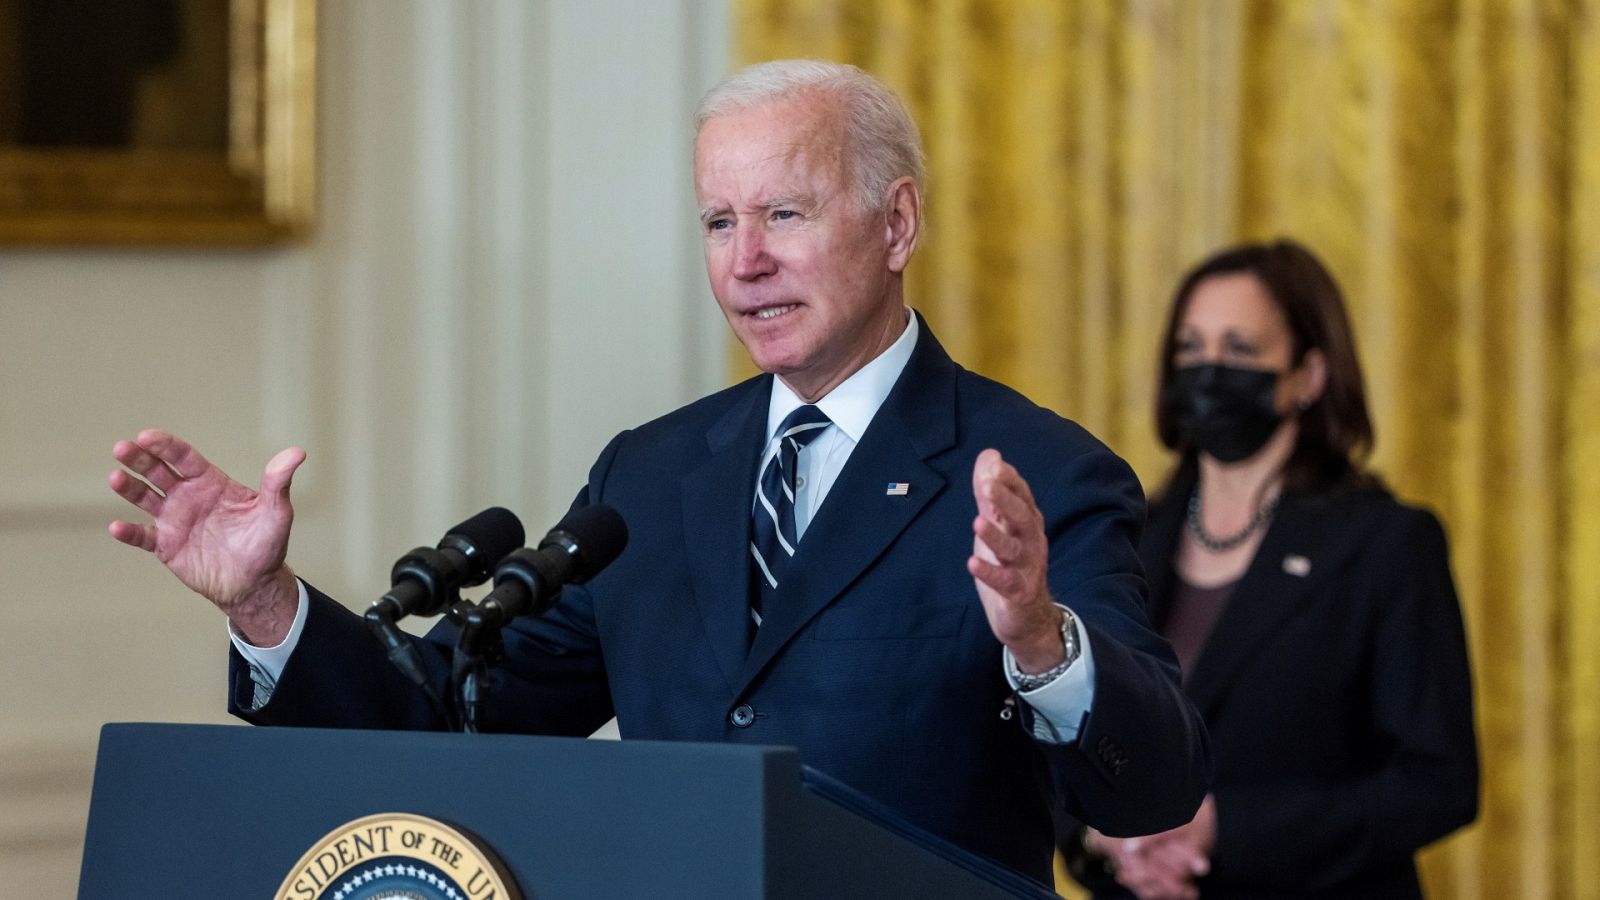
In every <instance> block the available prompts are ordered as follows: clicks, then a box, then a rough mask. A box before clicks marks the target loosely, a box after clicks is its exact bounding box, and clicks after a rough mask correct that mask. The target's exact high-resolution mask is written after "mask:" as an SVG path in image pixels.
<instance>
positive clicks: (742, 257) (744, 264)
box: [733, 226, 778, 281]
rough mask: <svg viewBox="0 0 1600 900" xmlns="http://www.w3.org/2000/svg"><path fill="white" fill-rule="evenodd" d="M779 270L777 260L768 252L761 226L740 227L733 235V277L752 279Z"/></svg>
mask: <svg viewBox="0 0 1600 900" xmlns="http://www.w3.org/2000/svg"><path fill="white" fill-rule="evenodd" d="M777 270H778V267H777V261H776V260H774V259H773V258H772V254H771V253H768V252H767V241H766V236H765V235H763V234H762V232H761V228H760V227H759V226H758V227H747V228H740V229H739V230H738V231H737V232H736V233H735V234H734V236H733V277H735V278H738V279H740V280H741V281H750V280H752V279H756V278H760V277H762V276H763V275H771V274H772V273H774V272H776V271H777Z"/></svg>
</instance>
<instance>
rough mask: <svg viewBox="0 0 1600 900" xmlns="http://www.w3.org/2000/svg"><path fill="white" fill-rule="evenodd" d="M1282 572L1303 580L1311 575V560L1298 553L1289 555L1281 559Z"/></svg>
mask: <svg viewBox="0 0 1600 900" xmlns="http://www.w3.org/2000/svg"><path fill="white" fill-rule="evenodd" d="M1283 570H1284V571H1285V572H1288V573H1289V574H1290V575H1295V576H1298V577H1300V578H1304V577H1306V576H1307V575H1310V574H1311V560H1309V559H1306V558H1305V557H1304V556H1301V555H1300V554H1298V553H1291V554H1289V555H1288V556H1285V557H1284V558H1283Z"/></svg>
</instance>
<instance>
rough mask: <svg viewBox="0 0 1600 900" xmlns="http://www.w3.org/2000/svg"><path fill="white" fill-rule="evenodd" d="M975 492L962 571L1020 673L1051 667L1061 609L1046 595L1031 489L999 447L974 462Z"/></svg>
mask: <svg viewBox="0 0 1600 900" xmlns="http://www.w3.org/2000/svg"><path fill="white" fill-rule="evenodd" d="M972 493H973V496H974V497H976V498H977V501H978V517H977V518H976V519H974V520H973V521H972V556H971V557H969V558H968V559H967V571H968V572H970V573H972V578H973V581H974V582H975V583H976V584H977V586H978V598H979V599H980V600H982V601H983V611H984V614H985V615H987V616H988V618H989V627H990V628H991V629H993V631H994V635H995V637H997V638H999V639H1000V642H1001V643H1002V644H1005V645H1006V647H1007V648H1008V649H1010V651H1011V656H1012V658H1013V659H1015V660H1016V663H1017V668H1018V669H1020V670H1021V671H1023V672H1025V673H1028V674H1036V673H1039V672H1044V671H1047V670H1049V669H1051V668H1054V667H1055V666H1057V665H1059V664H1060V663H1061V662H1062V660H1064V659H1066V647H1065V646H1064V645H1063V643H1062V640H1061V616H1062V612H1061V608H1060V607H1058V606H1056V604H1055V601H1054V600H1052V599H1051V597H1050V583H1049V574H1050V545H1049V543H1048V542H1047V541H1046V540H1045V535H1044V517H1043V516H1041V515H1040V514H1039V507H1038V505H1037V504H1035V503H1034V502H1033V492H1032V491H1030V490H1028V483H1027V482H1026V481H1024V480H1023V478H1022V476H1021V475H1020V474H1019V473H1018V472H1017V470H1016V468H1015V467H1013V466H1012V465H1011V464H1010V463H1008V462H1006V461H1005V460H1004V459H1002V458H1001V457H1000V451H998V450H994V449H989V450H985V451H983V452H982V453H980V454H978V460H977V463H976V464H975V465H974V466H973V467H972Z"/></svg>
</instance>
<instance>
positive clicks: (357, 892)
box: [274, 813, 522, 900]
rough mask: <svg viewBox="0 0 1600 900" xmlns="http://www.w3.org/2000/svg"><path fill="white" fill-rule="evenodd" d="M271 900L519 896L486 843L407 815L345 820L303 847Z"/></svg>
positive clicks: (499, 899) (503, 899)
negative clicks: (314, 844)
mask: <svg viewBox="0 0 1600 900" xmlns="http://www.w3.org/2000/svg"><path fill="white" fill-rule="evenodd" d="M274 900H522V894H521V893H519V892H518V891H517V886H516V883H515V882H513V881H512V880H511V877H510V875H509V874H507V872H506V870H505V868H504V867H503V866H502V865H501V864H500V861H499V859H498V858H496V857H495V856H494V853H493V851H491V850H490V849H489V848H488V847H486V846H483V845H481V844H480V843H479V842H477V841H475V840H474V839H473V838H471V837H469V836H467V835H465V834H462V833H461V832H459V831H457V830H455V829H454V828H451V827H450V826H449V825H446V824H444V823H443V822H440V821H437V820H435V819H429V818H426V817H424V816H416V815H411V814H410V813H381V814H379V815H375V816H366V817H364V818H360V819H356V820H355V821H354V822H347V823H345V824H343V825H340V826H339V827H338V828H335V829H334V830H333V831H331V832H329V833H328V834H327V835H326V836H325V837H323V838H322V840H320V841H318V842H317V844H316V846H314V847H312V848H311V849H310V850H307V851H306V854H305V855H304V856H302V857H300V861H299V862H297V863H295V866H294V869H293V870H291V871H290V872H289V875H288V877H287V878H285V879H284V880H283V884H282V886H280V887H279V888H278V893H277V894H275V895H274Z"/></svg>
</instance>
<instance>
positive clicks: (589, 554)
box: [555, 503, 628, 584]
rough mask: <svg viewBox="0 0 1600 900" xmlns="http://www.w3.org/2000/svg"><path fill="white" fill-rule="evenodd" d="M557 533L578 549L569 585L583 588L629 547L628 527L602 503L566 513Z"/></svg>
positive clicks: (611, 509) (614, 512)
mask: <svg viewBox="0 0 1600 900" xmlns="http://www.w3.org/2000/svg"><path fill="white" fill-rule="evenodd" d="M555 530H556V531H565V532H566V533H567V534H569V535H571V536H572V538H573V541H574V543H576V544H577V546H578V558H577V563H578V567H577V570H576V571H575V572H573V576H572V579H571V582H572V583H573V584H582V583H584V582H585V581H588V580H589V579H590V578H591V577H593V576H594V575H595V573H597V572H599V571H600V570H601V569H604V568H605V567H606V566H609V565H611V561H612V560H614V559H616V558H617V557H618V556H620V555H621V554H622V549H623V548H624V547H626V546H628V525H627V523H625V522H623V521H622V515H621V514H620V513H618V512H617V511H616V510H615V509H613V508H612V507H610V506H607V505H606V504H604V503H596V504H594V505H592V506H582V507H579V508H577V509H575V510H572V511H571V512H569V513H567V516H566V518H564V519H562V520H561V524H559V525H557V526H556V527H555Z"/></svg>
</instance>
